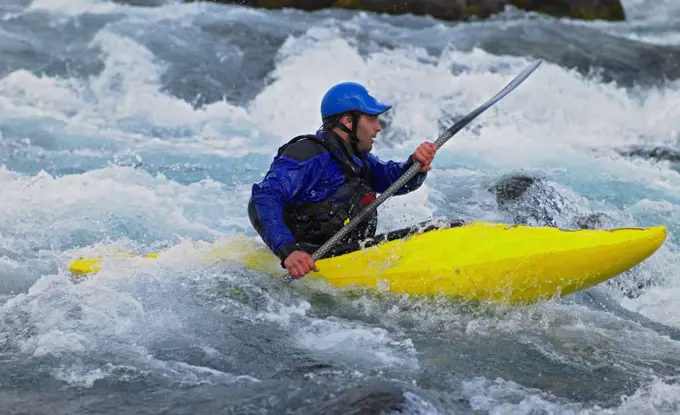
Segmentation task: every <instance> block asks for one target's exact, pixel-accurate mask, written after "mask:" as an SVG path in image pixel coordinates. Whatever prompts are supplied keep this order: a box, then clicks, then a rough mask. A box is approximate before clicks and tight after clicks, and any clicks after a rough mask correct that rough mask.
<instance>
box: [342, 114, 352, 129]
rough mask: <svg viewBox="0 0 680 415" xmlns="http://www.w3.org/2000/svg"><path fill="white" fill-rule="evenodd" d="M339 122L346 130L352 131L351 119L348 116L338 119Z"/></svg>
mask: <svg viewBox="0 0 680 415" xmlns="http://www.w3.org/2000/svg"><path fill="white" fill-rule="evenodd" d="M340 122H341V123H342V124H343V125H344V126H345V127H347V128H348V129H350V130H351V129H352V117H351V116H350V115H349V114H345V115H343V116H342V118H340Z"/></svg>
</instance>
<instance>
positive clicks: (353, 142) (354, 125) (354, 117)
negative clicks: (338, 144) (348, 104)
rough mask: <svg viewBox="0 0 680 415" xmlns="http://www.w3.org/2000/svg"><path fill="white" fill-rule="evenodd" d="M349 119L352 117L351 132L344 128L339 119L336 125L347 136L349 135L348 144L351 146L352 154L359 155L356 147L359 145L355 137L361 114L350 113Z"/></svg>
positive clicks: (357, 138)
mask: <svg viewBox="0 0 680 415" xmlns="http://www.w3.org/2000/svg"><path fill="white" fill-rule="evenodd" d="M350 117H352V129H351V130H350V129H349V128H347V127H345V125H344V124H342V123H341V122H340V118H338V120H337V124H336V125H337V127H338V128H340V129H341V130H342V131H344V132H346V133H347V135H349V142H350V145H351V146H352V150H354V152H355V153H356V154H359V149H358V147H357V145H358V144H359V137H358V136H357V131H359V117H361V113H359V112H351V113H350Z"/></svg>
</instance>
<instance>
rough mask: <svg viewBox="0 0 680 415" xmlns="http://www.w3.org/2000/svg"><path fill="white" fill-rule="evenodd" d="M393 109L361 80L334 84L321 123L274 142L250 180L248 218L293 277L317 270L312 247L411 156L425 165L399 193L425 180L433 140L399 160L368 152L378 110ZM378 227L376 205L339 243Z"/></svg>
mask: <svg viewBox="0 0 680 415" xmlns="http://www.w3.org/2000/svg"><path fill="white" fill-rule="evenodd" d="M390 108H391V105H385V104H382V103H380V102H378V101H377V100H376V99H375V98H374V97H373V96H371V95H370V94H369V92H368V90H367V89H366V88H365V87H364V86H362V85H360V84H357V83H353V82H343V83H340V84H337V85H335V86H333V87H332V88H330V89H329V90H328V91H327V92H326V94H325V95H324V97H323V99H322V101H321V119H322V122H323V124H322V127H321V128H320V129H319V130H318V131H317V132H316V134H314V135H305V136H298V137H295V138H293V139H292V140H291V141H290V142H288V143H287V144H285V145H284V146H282V147H281V148H279V150H278V154H277V155H276V156H275V157H274V160H273V162H272V164H271V166H270V168H269V171H268V172H267V174H266V175H265V177H264V179H263V180H262V181H261V182H260V183H256V184H254V185H253V188H252V194H251V198H250V201H249V203H248V216H249V217H250V222H251V223H252V225H253V227H254V228H255V230H256V231H257V232H258V234H259V235H260V237H261V238H262V240H263V241H264V242H265V243H266V244H267V246H268V247H269V248H270V249H271V250H272V251H273V252H274V253H275V254H276V255H277V256H278V257H279V258H280V259H281V261H282V264H283V266H284V267H285V268H286V269H287V270H288V272H289V273H290V275H291V276H292V277H293V278H295V279H298V278H301V277H303V276H304V275H306V274H307V273H309V272H310V271H312V270H314V271H318V268H317V267H316V265H315V264H314V261H313V260H312V257H311V255H310V254H311V253H314V251H315V250H316V249H318V247H319V246H321V245H322V244H323V243H324V242H326V241H327V240H328V239H330V238H331V237H332V236H333V235H335V234H336V233H337V232H338V231H339V230H340V229H341V228H342V227H343V226H344V225H345V224H346V223H348V222H349V220H351V219H352V218H354V217H356V216H357V215H358V214H359V212H360V211H361V210H362V209H363V208H365V207H366V206H367V205H369V204H370V203H371V202H372V201H373V200H375V198H376V196H375V195H376V193H382V192H384V191H385V190H387V188H388V187H390V185H392V184H393V183H394V182H395V181H397V179H399V178H400V177H401V176H402V175H403V174H404V173H405V172H406V170H408V168H409V167H410V166H411V165H412V163H413V160H416V161H418V162H420V163H421V164H422V167H421V168H420V170H419V173H418V174H416V175H415V176H414V177H413V178H412V179H411V180H410V181H409V182H408V183H406V184H405V185H404V186H403V187H402V188H401V189H399V191H398V192H397V193H396V194H405V193H408V192H411V191H413V190H415V189H417V188H419V187H420V186H421V185H422V183H423V181H424V180H425V177H426V175H427V171H428V170H430V167H431V166H430V164H431V163H432V159H433V158H434V155H435V153H436V151H437V147H436V146H435V145H434V144H433V143H431V142H427V141H426V142H424V143H422V144H420V145H419V146H418V148H416V150H415V151H414V152H413V155H411V156H410V157H409V158H408V160H407V161H406V162H402V163H399V162H394V161H386V162H385V161H381V160H379V159H378V158H377V157H376V156H375V155H373V154H371V153H370V151H371V149H372V148H373V142H374V139H375V137H376V135H377V134H378V133H379V132H380V131H381V130H382V127H381V125H380V120H379V119H378V116H379V115H380V114H382V113H384V112H386V111H388V110H389V109H390ZM376 226H377V212H374V213H373V214H372V215H371V216H370V217H369V218H367V219H365V220H364V221H363V222H362V223H361V224H359V225H358V226H357V227H356V228H355V229H354V230H353V231H352V232H351V233H350V234H349V235H348V237H347V238H346V239H345V240H344V241H342V242H351V241H358V240H363V239H366V238H371V237H373V236H375V231H376Z"/></svg>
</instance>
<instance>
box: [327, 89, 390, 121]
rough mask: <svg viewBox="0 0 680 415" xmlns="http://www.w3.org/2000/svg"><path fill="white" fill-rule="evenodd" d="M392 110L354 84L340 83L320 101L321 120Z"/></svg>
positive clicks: (376, 113)
mask: <svg viewBox="0 0 680 415" xmlns="http://www.w3.org/2000/svg"><path fill="white" fill-rule="evenodd" d="M390 108H392V106H391V105H385V104H381V103H380V102H378V100H376V99H375V98H373V97H372V96H371V94H369V93H368V90H367V89H366V88H365V87H364V86H363V85H360V84H357V83H355V82H342V83H339V84H337V85H334V86H333V87H331V89H329V90H328V91H327V92H326V95H324V96H323V99H322V100H321V118H326V117H330V116H333V115H338V114H342V113H345V112H351V111H359V112H362V113H364V114H369V115H378V114H382V113H383V112H385V111H387V110H389V109H390Z"/></svg>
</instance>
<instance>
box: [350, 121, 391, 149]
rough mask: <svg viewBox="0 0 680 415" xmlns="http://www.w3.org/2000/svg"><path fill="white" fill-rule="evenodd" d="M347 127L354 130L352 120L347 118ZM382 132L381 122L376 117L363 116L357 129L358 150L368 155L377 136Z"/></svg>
mask: <svg viewBox="0 0 680 415" xmlns="http://www.w3.org/2000/svg"><path fill="white" fill-rule="evenodd" d="M345 126H346V127H347V128H349V129H350V130H351V129H352V118H351V117H347V119H346V124H345ZM381 130H382V126H381V125H380V120H379V119H378V116H376V115H368V114H361V116H359V125H358V127H357V138H358V139H359V142H358V143H357V149H358V150H359V151H361V152H362V153H368V152H369V151H371V150H372V149H373V143H374V142H375V137H376V135H377V134H378V133H379V132H380V131H381Z"/></svg>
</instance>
